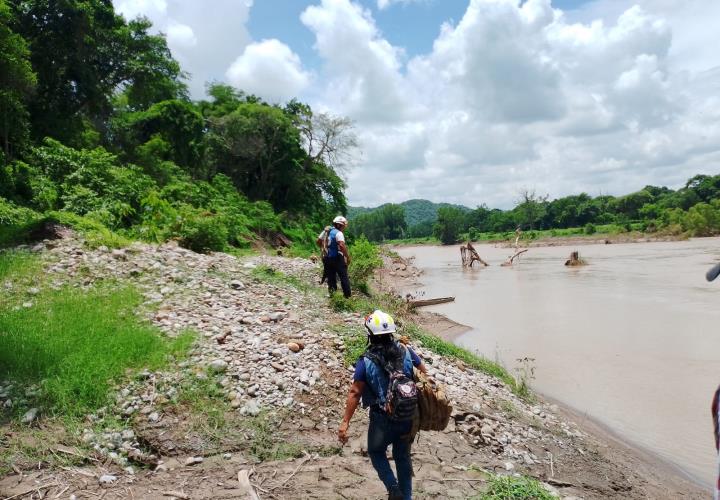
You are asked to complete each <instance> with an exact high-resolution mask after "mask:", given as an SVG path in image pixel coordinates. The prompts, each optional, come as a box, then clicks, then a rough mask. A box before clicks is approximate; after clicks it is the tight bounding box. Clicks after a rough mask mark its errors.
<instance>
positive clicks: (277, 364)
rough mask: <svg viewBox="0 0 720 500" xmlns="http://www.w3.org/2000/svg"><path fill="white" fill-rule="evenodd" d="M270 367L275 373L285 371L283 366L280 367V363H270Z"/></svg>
mask: <svg viewBox="0 0 720 500" xmlns="http://www.w3.org/2000/svg"><path fill="white" fill-rule="evenodd" d="M270 366H272V367H273V368H274V369H275V371H278V372H281V371H283V370H284V369H285V367H284V366H283V365H281V364H280V363H277V362H275V361H273V362H272V363H270Z"/></svg>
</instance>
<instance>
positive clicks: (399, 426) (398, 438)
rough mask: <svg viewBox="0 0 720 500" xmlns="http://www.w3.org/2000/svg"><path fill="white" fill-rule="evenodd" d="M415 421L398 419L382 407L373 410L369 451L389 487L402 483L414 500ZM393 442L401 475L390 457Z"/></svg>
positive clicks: (409, 499)
mask: <svg viewBox="0 0 720 500" xmlns="http://www.w3.org/2000/svg"><path fill="white" fill-rule="evenodd" d="M411 428H412V422H411V421H408V422H395V421H393V420H390V419H389V418H388V417H387V415H385V413H383V412H382V411H380V410H375V409H371V410H370V426H369V427H368V447H367V450H368V455H369V456H370V461H371V462H372V464H373V467H375V470H376V471H377V473H378V477H380V480H381V481H382V482H383V484H384V485H385V488H387V490H388V491H390V489H391V488H393V487H397V486H400V491H402V494H403V498H404V500H412V461H411V459H410V437H409V435H408V434H409V433H410V430H411ZM388 445H392V456H393V460H394V461H395V468H396V469H397V475H398V477H397V479H395V475H394V474H393V471H392V469H391V468H390V462H388V459H387V455H386V452H387V447H388Z"/></svg>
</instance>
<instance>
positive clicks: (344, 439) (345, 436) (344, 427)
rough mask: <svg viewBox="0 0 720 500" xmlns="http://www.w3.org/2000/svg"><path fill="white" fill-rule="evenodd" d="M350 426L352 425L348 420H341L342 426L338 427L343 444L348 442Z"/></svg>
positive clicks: (339, 437)
mask: <svg viewBox="0 0 720 500" xmlns="http://www.w3.org/2000/svg"><path fill="white" fill-rule="evenodd" d="M348 427H350V424H349V423H347V422H340V428H339V429H338V439H339V440H340V442H341V443H342V444H345V443H347V442H348V434H347V432H348Z"/></svg>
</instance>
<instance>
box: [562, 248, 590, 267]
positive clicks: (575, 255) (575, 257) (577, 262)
mask: <svg viewBox="0 0 720 500" xmlns="http://www.w3.org/2000/svg"><path fill="white" fill-rule="evenodd" d="M585 264H587V262H585V261H584V260H583V259H581V258H580V252H578V251H577V250H576V251H574V252H571V253H570V258H569V259H568V260H566V261H565V265H566V266H584V265H585Z"/></svg>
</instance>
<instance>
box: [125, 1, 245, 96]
mask: <svg viewBox="0 0 720 500" xmlns="http://www.w3.org/2000/svg"><path fill="white" fill-rule="evenodd" d="M113 4H114V5H115V9H116V10H117V11H118V12H119V13H121V14H123V15H124V16H125V17H126V18H128V19H132V18H134V17H137V16H145V17H147V18H148V19H150V21H152V23H153V26H154V28H155V30H157V31H160V32H163V33H166V34H167V40H168V46H169V47H170V50H171V51H172V53H173V56H174V57H175V58H176V59H177V60H178V61H179V62H180V64H181V65H182V68H183V70H185V71H187V72H188V73H189V74H190V77H191V79H190V82H189V83H190V85H189V86H190V91H191V94H192V96H193V97H194V98H196V99H199V98H202V97H203V96H204V94H205V85H206V83H208V82H211V81H222V80H223V79H224V76H225V71H226V69H227V68H228V66H230V64H231V63H232V62H233V61H234V60H235V59H236V58H237V56H238V54H239V53H241V52H242V50H243V48H244V47H245V46H246V45H247V44H248V43H250V35H249V33H248V32H247V29H246V26H245V25H246V23H247V21H248V17H249V15H250V8H251V7H252V4H253V1H252V0H213V1H212V2H211V3H209V2H200V1H195V0H113Z"/></svg>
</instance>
